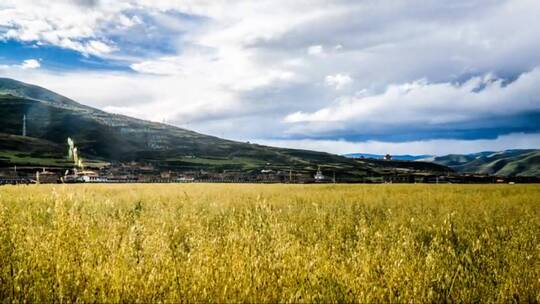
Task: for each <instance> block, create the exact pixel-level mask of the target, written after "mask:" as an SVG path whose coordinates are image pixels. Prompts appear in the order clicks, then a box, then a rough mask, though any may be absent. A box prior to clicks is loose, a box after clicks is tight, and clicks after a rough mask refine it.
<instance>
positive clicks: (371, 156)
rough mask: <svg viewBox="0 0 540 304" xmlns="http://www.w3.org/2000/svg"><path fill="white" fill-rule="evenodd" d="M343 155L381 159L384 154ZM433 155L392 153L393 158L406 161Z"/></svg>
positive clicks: (346, 155) (427, 157)
mask: <svg viewBox="0 0 540 304" xmlns="http://www.w3.org/2000/svg"><path fill="white" fill-rule="evenodd" d="M343 156H345V157H349V158H372V159H382V158H384V155H379V154H369V153H349V154H345V155H343ZM432 157H433V155H408V154H407V155H392V159H393V160H406V161H413V160H424V159H429V158H432Z"/></svg>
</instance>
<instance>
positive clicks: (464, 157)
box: [433, 150, 540, 177]
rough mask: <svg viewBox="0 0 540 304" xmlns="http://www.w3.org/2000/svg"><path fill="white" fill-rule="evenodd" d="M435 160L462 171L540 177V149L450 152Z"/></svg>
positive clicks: (434, 159) (434, 160)
mask: <svg viewBox="0 0 540 304" xmlns="http://www.w3.org/2000/svg"><path fill="white" fill-rule="evenodd" d="M433 162H434V163H437V164H440V165H444V166H448V167H450V168H452V169H454V170H456V171H457V172H462V173H480V174H490V175H497V176H534V177H540V150H505V151H499V152H491V151H486V152H479V153H473V154H450V155H446V156H440V157H435V158H433Z"/></svg>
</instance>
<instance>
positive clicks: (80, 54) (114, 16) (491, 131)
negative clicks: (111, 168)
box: [0, 0, 540, 154]
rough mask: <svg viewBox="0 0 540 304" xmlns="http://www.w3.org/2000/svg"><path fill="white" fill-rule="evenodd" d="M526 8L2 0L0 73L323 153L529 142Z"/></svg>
mask: <svg viewBox="0 0 540 304" xmlns="http://www.w3.org/2000/svg"><path fill="white" fill-rule="evenodd" d="M539 11H540V3H539V2H538V1H535V0H512V1H502V0H482V1H480V0H473V1H470V0H467V1H465V0H455V1H450V2H448V1H435V0H431V1H430V0H428V1H425V0H422V1H420V0H406V1H399V2H388V1H384V2H382V1H375V0H362V1H352V0H335V1H324V0H312V1H301V0H298V1H290V0H260V1H242V0H235V1H193V0H152V1H151V0H126V1H112V0H58V1H54V2H51V1H45V0H4V1H2V3H0V76H4V77H12V78H15V79H18V80H22V81H26V82H29V83H34V84H38V85H41V86H44V87H47V88H49V89H52V90H54V91H56V92H58V93H60V94H63V95H66V96H68V97H71V98H73V99H75V100H77V101H79V102H82V103H85V104H88V105H90V106H94V107H97V108H100V109H103V110H106V111H110V112H115V113H122V114H127V115H131V116H135V117H138V118H143V119H149V120H154V121H166V122H167V123H169V124H173V125H177V126H180V127H185V128H190V129H193V130H196V131H199V132H202V133H207V134H212V135H217V136H223V137H226V138H230V139H236V140H242V141H246V140H249V141H254V142H260V143H264V144H271V145H279V146H286V147H296V148H308V149H315V150H321V151H328V152H332V153H352V152H364V153H387V152H388V153H393V154H397V153H419V154H446V153H467V152H475V151H480V150H501V149H509V148H540V135H539V134H540V100H539V99H540V97H539V96H540V86H539V85H538V84H539V83H540V21H538V18H537V15H538V12H539Z"/></svg>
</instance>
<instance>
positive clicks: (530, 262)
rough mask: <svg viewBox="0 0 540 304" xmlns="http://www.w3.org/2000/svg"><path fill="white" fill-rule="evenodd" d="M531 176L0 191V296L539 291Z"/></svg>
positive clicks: (538, 206)
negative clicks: (500, 180) (495, 180)
mask: <svg viewBox="0 0 540 304" xmlns="http://www.w3.org/2000/svg"><path fill="white" fill-rule="evenodd" d="M539 236H540V187H539V186H537V185H478V186H458V185H232V184H231V185H225V184H188V185H51V186H17V187H15V186H8V187H2V188H0V299H2V301H3V302H5V303H8V302H38V303H42V302H140V303H150V302H152V303H155V302H169V303H179V302H220V303H225V302H227V303H230V302H257V303H270V302H272V303H273V302H294V303H307V302H361V303H375V302H377V303H379V302H445V301H456V302H514V301H516V302H538V301H540V242H539Z"/></svg>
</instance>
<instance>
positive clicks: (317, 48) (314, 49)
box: [307, 45, 324, 56]
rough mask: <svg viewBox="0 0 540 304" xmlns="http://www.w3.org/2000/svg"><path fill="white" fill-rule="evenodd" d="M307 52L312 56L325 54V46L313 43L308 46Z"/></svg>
mask: <svg viewBox="0 0 540 304" xmlns="http://www.w3.org/2000/svg"><path fill="white" fill-rule="evenodd" d="M307 53H308V54H309V55H312V56H323V55H324V48H323V46H322V45H312V46H310V47H308V49H307Z"/></svg>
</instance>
